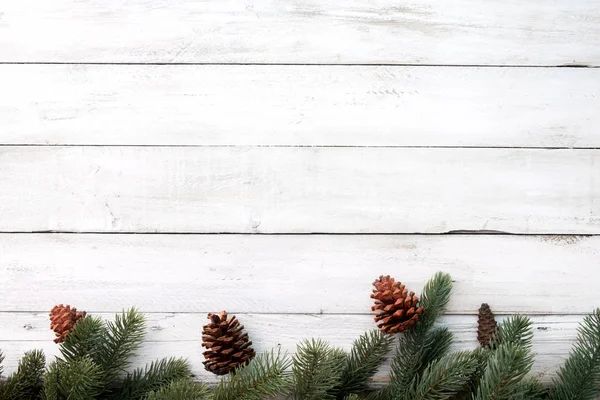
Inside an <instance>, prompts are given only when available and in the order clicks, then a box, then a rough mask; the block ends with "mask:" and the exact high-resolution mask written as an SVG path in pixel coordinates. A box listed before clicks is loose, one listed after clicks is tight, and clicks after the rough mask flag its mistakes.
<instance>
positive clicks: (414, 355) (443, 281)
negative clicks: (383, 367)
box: [374, 272, 452, 398]
mask: <svg viewBox="0 0 600 400" xmlns="http://www.w3.org/2000/svg"><path fill="white" fill-rule="evenodd" d="M451 291H452V278H451V277H450V275H448V274H445V273H442V272H437V273H436V274H435V275H434V276H433V278H431V279H430V280H429V281H428V282H427V284H426V285H425V288H424V289H423V293H422V295H421V304H422V305H423V306H424V307H425V310H424V311H423V315H422V316H421V319H420V320H419V322H417V324H416V325H415V326H414V327H413V328H411V329H410V330H408V331H407V332H406V333H404V335H402V336H401V338H400V341H399V344H398V348H397V349H396V353H395V355H394V358H393V359H392V363H391V369H390V385H389V386H388V387H387V388H385V389H383V390H382V391H381V393H380V394H379V395H378V397H377V396H374V398H385V397H388V396H396V395H399V394H400V393H403V392H404V391H405V390H406V388H407V387H409V385H410V384H411V382H412V381H413V380H414V379H415V378H416V377H417V376H418V375H419V374H420V373H421V372H422V371H423V369H424V368H425V366H426V365H427V363H429V362H431V361H434V360H435V358H436V357H438V356H439V355H443V354H445V353H446V352H447V351H448V350H449V348H450V344H451V343H452V335H451V333H450V332H449V331H448V330H444V329H442V330H435V331H431V328H432V327H433V324H434V323H435V322H436V321H437V319H438V318H439V317H440V316H441V315H442V314H443V313H444V312H445V311H446V306H447V305H448V302H449V301H450V292H451Z"/></svg>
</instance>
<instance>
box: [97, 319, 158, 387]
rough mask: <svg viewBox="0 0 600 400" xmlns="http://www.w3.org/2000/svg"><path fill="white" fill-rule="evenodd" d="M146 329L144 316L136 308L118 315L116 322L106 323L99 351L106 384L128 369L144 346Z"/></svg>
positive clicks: (98, 357) (99, 360)
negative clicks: (136, 353)
mask: <svg viewBox="0 0 600 400" xmlns="http://www.w3.org/2000/svg"><path fill="white" fill-rule="evenodd" d="M145 327H146V323H145V319H144V315H143V314H141V313H140V312H139V311H137V310H136V309H135V308H131V309H129V310H128V311H123V312H122V313H121V314H120V315H119V314H117V315H116V316H115V322H110V321H109V322H107V323H106V334H105V335H104V337H103V340H102V342H101V343H100V346H99V348H98V350H97V351H98V355H97V359H98V364H99V365H100V367H101V369H102V371H103V374H104V381H105V382H111V381H112V380H114V379H115V378H116V377H118V376H119V375H120V374H121V373H123V372H124V371H125V370H126V369H127V367H128V366H129V364H130V358H131V357H132V356H133V355H134V354H135V352H136V351H137V350H138V349H139V348H140V346H141V344H142V340H143V339H144V336H145Z"/></svg>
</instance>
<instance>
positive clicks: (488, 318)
mask: <svg viewBox="0 0 600 400" xmlns="http://www.w3.org/2000/svg"><path fill="white" fill-rule="evenodd" d="M497 327H498V324H497V323H496V319H495V318H494V314H493V313H492V310H491V309H490V306H489V305H487V304H486V303H483V304H482V305H481V308H479V315H478V317H477V340H478V341H479V344H481V346H482V347H486V346H489V344H490V341H491V340H492V338H493V337H494V334H495V333H496V329H497Z"/></svg>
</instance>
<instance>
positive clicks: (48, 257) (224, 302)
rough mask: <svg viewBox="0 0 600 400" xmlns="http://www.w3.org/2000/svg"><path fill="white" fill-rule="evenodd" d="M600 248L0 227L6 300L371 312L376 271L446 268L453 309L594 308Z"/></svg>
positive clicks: (536, 242) (418, 280)
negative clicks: (2, 229)
mask: <svg viewBox="0 0 600 400" xmlns="http://www.w3.org/2000/svg"><path fill="white" fill-rule="evenodd" d="M598 254H600V236H593V237H583V236H504V235H442V236H439V235H436V236H427V235H412V236H411V235H401V236H393V235H382V236H378V235H368V236H362V235H341V236H339V235H301V236H296V235H94V234H85V235H76V234H2V235H0V260H1V262H0V276H2V277H3V282H4V287H5V290H4V292H3V294H4V295H3V296H0V310H4V311H19V312H24V311H43V310H48V309H50V308H51V307H52V306H53V305H54V304H55V303H58V302H62V303H69V304H73V305H75V306H77V307H78V308H80V309H85V310H88V311H94V312H99V311H113V310H120V309H121V308H122V307H128V306H136V307H138V308H139V309H141V310H142V311H145V312H209V311H218V310H220V309H226V310H228V311H230V312H235V313H239V312H244V313H249V312H259V313H317V314H318V313H323V314H332V313H333V314H348V313H352V314H364V313H369V312H370V306H371V305H372V302H371V299H370V298H369V294H370V291H371V289H372V287H371V282H373V280H374V279H376V278H377V277H378V276H379V275H381V274H391V275H392V276H395V277H396V278H397V279H399V280H402V281H403V282H405V283H406V284H407V286H408V287H409V288H411V289H412V290H414V291H415V292H417V293H420V292H421V289H422V287H423V285H424V283H425V282H426V281H427V280H428V279H429V278H430V277H431V276H432V275H433V274H434V273H435V272H436V271H438V270H443V271H446V272H448V273H450V274H451V275H452V277H453V279H454V280H455V284H454V291H453V296H452V300H451V303H450V305H449V312H450V313H461V314H475V313H476V311H477V309H478V308H479V306H480V304H481V303H484V302H487V303H489V304H491V305H492V307H493V308H494V310H495V311H496V312H498V313H511V312H522V313H528V314H532V313H535V314H550V313H554V314H564V313H569V314H575V313H579V314H581V313H584V314H585V313H589V312H590V311H591V310H593V309H594V308H595V307H598V306H600V299H599V298H598V291H597V283H598V282H599V281H600V269H598V268H597V266H598ZM565 271H568V273H565ZM23 293H29V295H27V296H23V295H22V294H23ZM557 294H560V301H558V300H557V297H556V296H557Z"/></svg>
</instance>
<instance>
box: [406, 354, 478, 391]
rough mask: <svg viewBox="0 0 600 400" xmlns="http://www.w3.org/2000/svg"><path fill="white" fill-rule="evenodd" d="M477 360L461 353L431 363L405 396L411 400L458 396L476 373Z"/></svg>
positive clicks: (472, 356)
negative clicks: (471, 375) (470, 377)
mask: <svg viewBox="0 0 600 400" xmlns="http://www.w3.org/2000/svg"><path fill="white" fill-rule="evenodd" d="M476 367H477V359H476V358H475V356H474V355H473V353H472V352H470V351H459V352H456V353H453V354H450V355H447V356H444V357H443V358H440V359H438V360H437V361H434V362H432V363H430V364H429V365H428V366H427V368H425V370H424V371H423V373H422V374H421V375H420V376H419V377H418V378H417V379H416V380H414V381H413V383H412V385H411V386H410V387H409V388H408V390H407V391H406V394H405V395H404V396H403V398H404V399H410V400H446V399H450V398H451V397H452V396H454V395H456V394H457V393H458V392H459V391H460V390H461V389H462V388H463V387H464V386H465V384H466V383H467V381H468V379H469V375H470V374H472V373H473V372H474V371H475V368H476Z"/></svg>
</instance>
